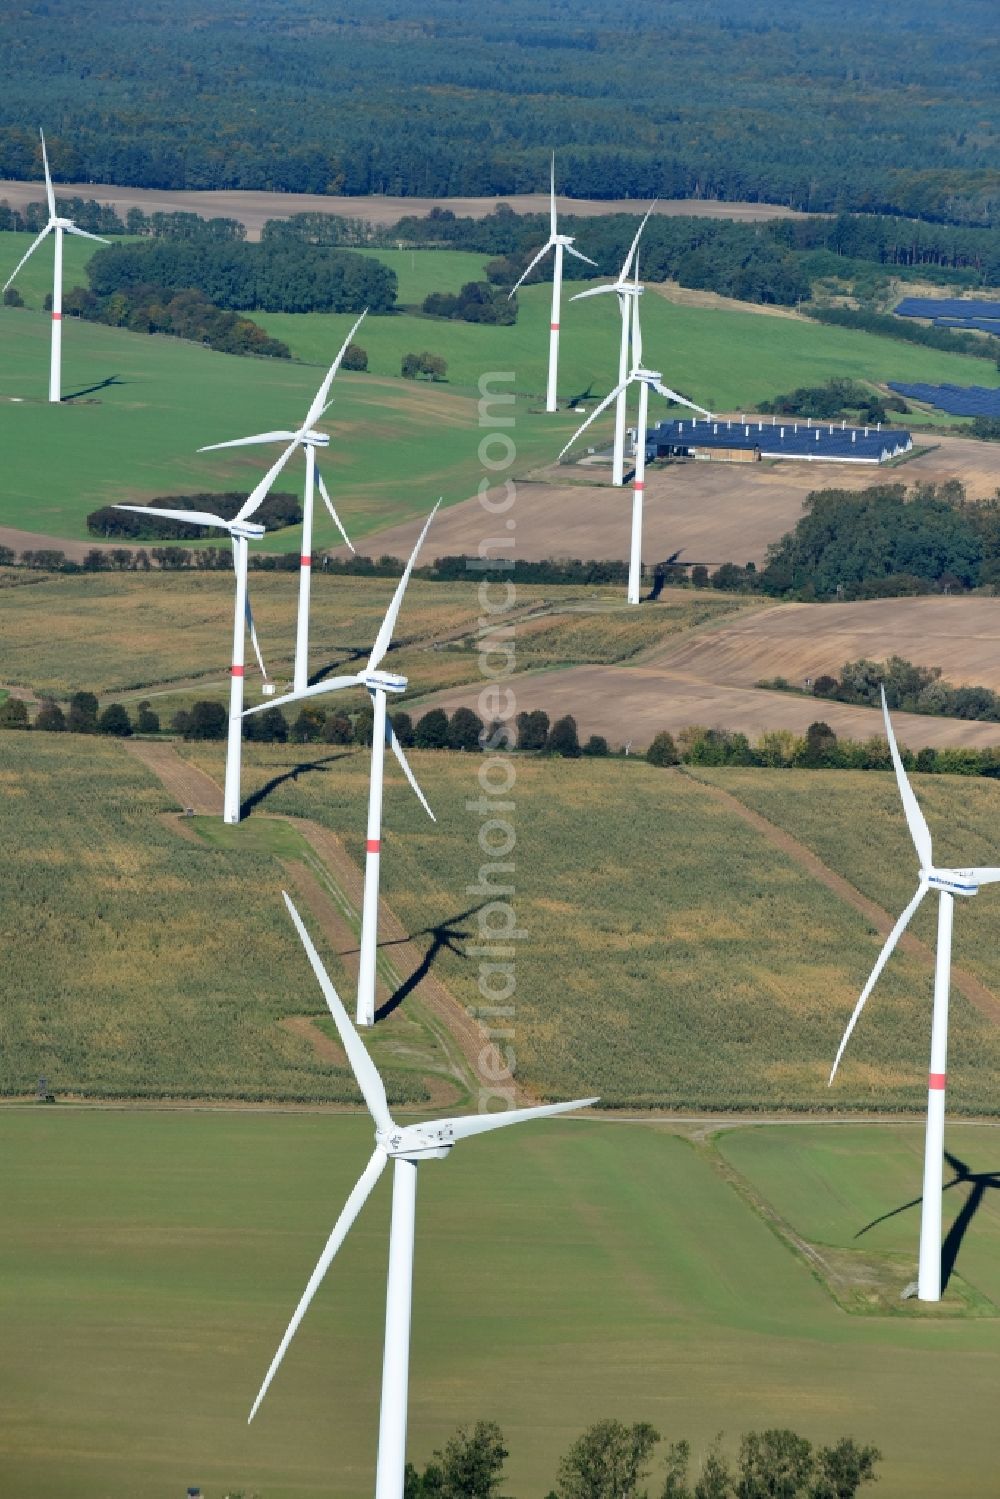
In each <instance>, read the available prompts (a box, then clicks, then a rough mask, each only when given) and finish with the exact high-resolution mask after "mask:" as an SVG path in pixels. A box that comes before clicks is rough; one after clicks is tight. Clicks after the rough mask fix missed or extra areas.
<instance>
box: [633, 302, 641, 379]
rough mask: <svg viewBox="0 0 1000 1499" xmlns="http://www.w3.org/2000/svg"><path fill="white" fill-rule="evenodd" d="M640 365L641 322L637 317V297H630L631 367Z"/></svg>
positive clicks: (635, 367) (634, 367)
mask: <svg viewBox="0 0 1000 1499" xmlns="http://www.w3.org/2000/svg"><path fill="white" fill-rule="evenodd" d="M641 365H642V323H641V321H640V319H639V298H638V297H633V299H632V368H633V369H638V368H640V367H641Z"/></svg>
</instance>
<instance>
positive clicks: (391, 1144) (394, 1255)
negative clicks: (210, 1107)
mask: <svg viewBox="0 0 1000 1499" xmlns="http://www.w3.org/2000/svg"><path fill="white" fill-rule="evenodd" d="M285 904H286V905H287V907H288V910H289V913H290V915H291V918H292V920H293V921H294V923H295V926H296V929H297V931H298V934H299V937H300V938H301V939H302V945H303V947H304V948H305V950H306V953H307V955H308V958H309V962H310V963H311V964H312V969H313V972H314V973H315V975H316V978H317V979H318V980H319V986H320V988H321V989H322V991H323V994H324V997H325V999H326V1002H327V1004H328V1005H329V1007H330V1013H331V1015H332V1016H333V1019H334V1023H335V1024H336V1027H337V1030H338V1031H339V1032H340V1039H341V1041H342V1042H343V1046H344V1050H345V1051H346V1052H347V1057H348V1060H349V1062H350V1064H351V1068H352V1070H353V1072H354V1076H355V1077H356V1078H357V1081H358V1086H359V1087H360V1089H361V1092H362V1094H363V1096H364V1100H365V1103H366V1104H367V1105H368V1111H369V1113H370V1114H371V1116H372V1119H373V1121H374V1124H375V1150H374V1152H373V1154H372V1157H371V1159H370V1161H369V1162H368V1165H367V1166H366V1167H365V1169H364V1171H363V1172H362V1173H361V1176H360V1177H359V1179H358V1182H357V1185H356V1186H355V1188H354V1190H353V1191H352V1193H351V1195H350V1196H349V1197H348V1199H347V1202H346V1203H345V1205H344V1208H343V1211H342V1212H341V1214H340V1217H339V1218H338V1219H337V1222H336V1223H335V1224H334V1227H333V1232H332V1233H331V1235H330V1237H329V1239H328V1240H327V1242H326V1247H325V1248H324V1250H323V1253H322V1254H321V1255H320V1257H319V1261H318V1263H317V1265H316V1268H315V1270H314V1271H313V1273H312V1275H311V1276H310V1278H309V1283H308V1285H307V1286H306V1288H305V1291H304V1292H303V1293H302V1298H301V1300H300V1301H299V1304H298V1306H297V1307H296V1308H295V1311H294V1313H293V1315H292V1320H291V1322H290V1323H289V1324H288V1329H287V1331H286V1333H285V1335H284V1337H283V1338H282V1340H281V1343H280V1345H279V1347H278V1351H277V1353H276V1354H275V1355H274V1358H273V1359H272V1361H271V1366H270V1368H269V1369H268V1371H267V1374H266V1376H265V1378H264V1383H263V1385H262V1386H261V1389H260V1393H259V1394H258V1396H257V1398H256V1400H255V1401H254V1403H253V1408H252V1409H251V1411H250V1417H249V1419H250V1421H252V1420H253V1418H254V1416H255V1415H256V1413H257V1411H258V1409H259V1407H260V1403H261V1401H262V1400H263V1398H264V1396H265V1394H266V1393H267V1389H268V1386H269V1385H270V1383H271V1381H272V1379H273V1378H274V1375H275V1374H276V1372H277V1369H278V1366H279V1364H280V1363H281V1360H282V1358H283V1357H284V1355H285V1352H286V1350H287V1348H288V1345H289V1343H290V1342H291V1341H292V1338H293V1337H294V1336H295V1332H296V1330H297V1328H298V1326H299V1323H300V1322H301V1321H302V1318H303V1317H304V1316H305V1313H306V1310H307V1309H308V1306H309V1303H310V1302H311V1301H312V1299H313V1296H314V1295H315V1294H316V1291H317V1289H318V1287H319V1285H320V1282H321V1281H322V1279H323V1277H324V1275H325V1274H326V1272H327V1270H328V1269H329V1268H330V1265H331V1263H332V1262H333V1258H334V1255H335V1254H336V1253H337V1250H338V1249H339V1248H340V1246H341V1244H342V1243H343V1242H344V1240H345V1238H346V1237H347V1234H348V1232H349V1230H350V1228H351V1225H352V1224H353V1223H354V1220H355V1219H356V1218H357V1216H358V1214H359V1213H360V1211H361V1209H362V1208H363V1206H364V1204H365V1202H366V1201H367V1199H368V1197H369V1196H370V1195H371V1193H372V1190H373V1189H374V1187H375V1184H376V1182H377V1181H378V1179H379V1177H380V1176H381V1175H382V1172H383V1171H384V1170H385V1166H386V1163H387V1162H388V1161H390V1160H391V1161H392V1166H393V1176H392V1219H391V1225H390V1229H389V1271H388V1278H387V1288H386V1299H385V1346H384V1351H383V1355H382V1400H381V1406H380V1410H379V1435H378V1459H377V1467H376V1475H375V1499H402V1495H403V1473H404V1468H405V1463H406V1414H407V1410H406V1407H407V1392H408V1383H409V1362H410V1311H411V1305H412V1298H413V1242H414V1229H415V1220H416V1196H417V1167H418V1165H419V1164H420V1162H421V1161H428V1160H443V1159H444V1157H445V1156H447V1155H448V1153H449V1151H451V1150H452V1148H453V1147H454V1146H455V1145H456V1144H457V1142H458V1141H459V1140H465V1139H468V1138H469V1137H470V1136H472V1135H480V1134H484V1133H486V1131H487V1130H495V1129H503V1128H505V1127H506V1126H507V1125H508V1124H521V1123H523V1122H524V1121H526V1120H530V1119H545V1118H550V1117H551V1116H552V1115H554V1114H564V1113H566V1112H568V1111H569V1110H570V1109H581V1108H586V1107H587V1106H588V1105H590V1104H594V1103H596V1102H597V1099H596V1098H579V1099H575V1100H574V1101H573V1102H572V1103H552V1104H543V1105H542V1106H541V1107H540V1108H533V1109H512V1110H510V1111H508V1112H506V1113H497V1114H471V1115H467V1116H466V1117H465V1118H461V1119H435V1120H428V1121H427V1122H426V1123H420V1124H411V1125H407V1126H406V1127H405V1128H401V1127H400V1126H399V1125H398V1124H397V1123H396V1122H395V1120H394V1119H393V1117H392V1115H391V1114H390V1113H389V1106H388V1102H387V1100H386V1096H385V1088H384V1086H383V1083H382V1079H381V1077H380V1076H379V1074H378V1072H377V1070H376V1068H375V1064H374V1063H373V1062H372V1059H371V1057H370V1056H369V1055H368V1053H367V1051H366V1050H365V1048H364V1045H363V1044H362V1041H361V1037H360V1036H359V1035H358V1033H357V1031H356V1030H355V1029H354V1027H353V1026H352V1025H351V1022H350V1019H349V1018H348V1015H347V1011H346V1010H345V1009H344V1006H343V1004H342V1003H341V1000H340V997H339V996H338V994H337V991H336V989H334V987H333V984H332V983H331V982H330V978H329V976H328V974H327V972H326V970H325V969H324V967H323V964H322V962H321V961H320V957H319V954H318V953H317V951H316V949H315V947H314V946H313V944H312V941H311V940H310V937H309V934H308V932H307V931H306V929H305V927H304V926H303V924H302V920H301V918H300V917H299V913H298V912H297V911H296V909H295V907H294V906H293V905H292V902H291V901H290V900H289V898H288V896H287V895H286V896H285Z"/></svg>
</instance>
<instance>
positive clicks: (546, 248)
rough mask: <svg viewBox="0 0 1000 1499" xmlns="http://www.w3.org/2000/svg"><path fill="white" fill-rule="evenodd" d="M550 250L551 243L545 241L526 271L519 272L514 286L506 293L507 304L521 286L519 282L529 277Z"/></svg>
mask: <svg viewBox="0 0 1000 1499" xmlns="http://www.w3.org/2000/svg"><path fill="white" fill-rule="evenodd" d="M551 249H552V241H551V240H547V241H546V243H545V244H544V245H543V246H542V248H541V249H540V250H539V252H538V254H537V255H536V256H535V258H534V260H532V261H531V263H530V264H529V265H528V267H527V269H526V270H524V271H522V272H521V274H520V276H519V277H518V279H517V280H516V281H515V282H514V285H513V286H512V287H511V289H510V291H509V292H508V293H507V301H508V302H509V301H510V299H511V297H512V296H513V295H514V293H515V292H516V291H517V288H518V287H519V286H520V285H521V282H522V281H524V280H525V278H526V277H528V276H530V275H531V273H532V271H533V270H534V269H535V266H536V265H537V264H538V262H539V261H540V260H541V259H542V257H543V256H544V255H547V254H548V252H549V251H550V250H551Z"/></svg>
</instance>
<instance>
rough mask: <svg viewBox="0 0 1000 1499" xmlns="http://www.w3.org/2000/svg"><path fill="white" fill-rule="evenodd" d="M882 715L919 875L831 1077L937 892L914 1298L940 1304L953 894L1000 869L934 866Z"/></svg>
mask: <svg viewBox="0 0 1000 1499" xmlns="http://www.w3.org/2000/svg"><path fill="white" fill-rule="evenodd" d="M882 713H883V715H884V717H885V732H886V738H887V739H888V741H889V753H890V754H891V755H892V764H893V769H894V770H895V772H896V783H897V785H898V786H899V795H900V798H901V800H902V803H903V811H904V813H905V814H906V824H907V827H908V828H909V830H910V837H911V838H912V839H913V846H914V848H915V849H916V851H917V858H918V859H919V861H920V876H919V880H918V883H917V892H916V894H915V895H914V897H913V899H912V900H911V901H910V904H909V905H908V906H907V907H906V910H905V911H904V912H903V914H902V916H900V918H899V920H898V921H897V922H896V925H895V926H894V927H893V929H892V931H891V932H890V933H889V935H888V937H887V938H886V942H885V946H884V947H883V949H882V951H881V952H880V953H879V955H878V959H877V961H876V963H875V967H874V968H873V969H872V971H871V976H870V977H869V979H868V982H867V984H866V985H865V987H864V988H863V989H862V991H861V998H860V999H859V1000H858V1002H857V1004H856V1005H855V1007H854V1013H853V1015H852V1016H851V1018H850V1020H849V1022H848V1025H847V1029H846V1031H845V1032H844V1038H843V1040H842V1041H841V1043H840V1047H839V1049H838V1051H837V1056H836V1059H835V1061H834V1064H833V1070H832V1071H831V1073H830V1082H831V1083H832V1082H833V1079H834V1077H835V1076H836V1073H837V1068H838V1067H839V1066H840V1059H841V1057H842V1056H843V1055H844V1048H845V1047H846V1046H847V1043H848V1041H849V1039H850V1036H851V1032H852V1031H853V1030H854V1027H855V1025H856V1023H857V1020H858V1016H859V1015H860V1014H861V1011H862V1010H863V1009H864V1005H865V1001H866V1000H867V998H868V996H869V994H870V993H871V992H872V990H873V989H874V987H875V984H876V983H877V981H878V977H879V974H880V973H881V972H882V969H883V968H884V967H885V965H886V963H887V962H888V961H889V958H890V956H891V954H892V951H893V948H894V947H895V946H896V943H897V942H898V941H899V939H900V937H901V936H902V935H903V933H904V931H905V930H906V928H907V926H908V924H909V922H910V918H911V917H912V916H913V913H914V912H915V911H916V909H917V907H918V906H919V904H920V902H921V901H922V900H923V898H924V896H925V895H926V894H927V892H928V890H936V891H937V892H938V929H937V954H936V961H935V965H934V1009H933V1012H932V1020H931V1060H930V1077H929V1079H928V1086H927V1130H926V1134H925V1138H924V1189H923V1197H922V1202H921V1212H920V1258H919V1264H918V1271H917V1295H918V1297H919V1298H920V1300H921V1301H940V1300H941V1190H942V1176H943V1155H944V1095H945V1083H946V1081H947V1074H948V992H949V984H950V978H951V929H952V916H953V914H954V905H955V896H956V895H966V896H968V895H975V894H976V893H977V892H978V890H979V887H980V885H992V884H995V883H996V881H997V880H1000V869H989V868H986V869H975V868H973V869H938V868H936V867H935V864H934V857H933V851H932V848H931V835H930V829H929V828H928V826H927V823H926V821H925V820H924V814H923V813H922V812H921V810H920V805H919V803H918V801H917V798H916V797H915V796H914V794H913V788H912V787H911V785H910V783H909V780H908V779H907V776H906V771H905V770H904V769H903V762H902V760H901V759H900V757H899V750H898V749H897V747H896V738H895V735H894V734H893V732H892V724H891V722H890V721H889V709H888V707H887V706H886V701H885V688H884V687H883V689H882Z"/></svg>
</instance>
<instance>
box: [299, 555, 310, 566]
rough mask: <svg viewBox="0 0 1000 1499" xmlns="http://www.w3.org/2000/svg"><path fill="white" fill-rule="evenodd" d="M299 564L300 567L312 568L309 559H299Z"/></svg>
mask: <svg viewBox="0 0 1000 1499" xmlns="http://www.w3.org/2000/svg"><path fill="white" fill-rule="evenodd" d="M299 563H300V565H301V566H302V567H312V564H313V560H312V558H311V557H300V558H299Z"/></svg>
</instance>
